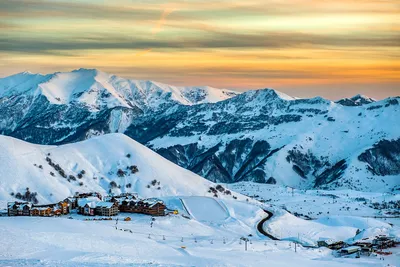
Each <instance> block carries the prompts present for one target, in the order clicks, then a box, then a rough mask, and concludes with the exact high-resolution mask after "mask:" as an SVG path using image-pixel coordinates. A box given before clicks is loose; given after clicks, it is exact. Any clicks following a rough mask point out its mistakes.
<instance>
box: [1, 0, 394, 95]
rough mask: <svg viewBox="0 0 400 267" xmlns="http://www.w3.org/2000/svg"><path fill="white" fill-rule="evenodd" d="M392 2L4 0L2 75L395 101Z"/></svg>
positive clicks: (373, 0)
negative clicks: (88, 77) (85, 76)
mask: <svg viewBox="0 0 400 267" xmlns="http://www.w3.org/2000/svg"><path fill="white" fill-rule="evenodd" d="M399 18H400V1H399V0H336V1H319V0H302V1H300V0H290V1H284V0H279V1H278V0H246V1H221V0H220V1H218V0H217V1H197V0H186V1H184V0H181V1H161V0H142V1H134V0H113V1H100V0H85V1H84V0H81V1H78V0H68V1H67V0H65V1H63V0H53V1H40V0H32V1H31V0H15V1H13V0H3V1H0V30H1V33H2V34H1V35H0V76H1V77H3V76H7V75H10V74H14V73H17V72H22V71H31V72H41V73H49V72H55V71H70V70H72V69H77V68H81V67H84V68H98V69H100V70H102V71H106V72H109V73H112V74H117V75H120V76H122V77H126V78H133V79H145V80H155V81H160V82H164V83H168V84H172V85H209V86H213V87H217V88H230V89H237V90H242V91H243V90H247V89H256V88H266V87H269V88H274V89H277V90H280V91H283V92H286V93H288V94H290V95H293V96H298V97H312V96H316V95H320V96H324V97H328V98H330V99H338V98H341V97H348V96H352V95H355V94H358V93H362V94H366V95H368V96H370V97H375V98H377V99H381V98H384V97H387V96H394V95H400V19H399Z"/></svg>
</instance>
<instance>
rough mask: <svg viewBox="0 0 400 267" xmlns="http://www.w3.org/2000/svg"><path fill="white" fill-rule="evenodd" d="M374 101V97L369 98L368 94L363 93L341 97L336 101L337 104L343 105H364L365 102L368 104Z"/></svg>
mask: <svg viewBox="0 0 400 267" xmlns="http://www.w3.org/2000/svg"><path fill="white" fill-rule="evenodd" d="M373 102H376V100H375V99H373V98H370V97H368V96H365V95H361V94H358V95H355V96H353V97H351V98H342V99H340V100H338V101H336V103H337V104H341V105H343V106H352V107H353V106H362V105H366V104H370V103H373Z"/></svg>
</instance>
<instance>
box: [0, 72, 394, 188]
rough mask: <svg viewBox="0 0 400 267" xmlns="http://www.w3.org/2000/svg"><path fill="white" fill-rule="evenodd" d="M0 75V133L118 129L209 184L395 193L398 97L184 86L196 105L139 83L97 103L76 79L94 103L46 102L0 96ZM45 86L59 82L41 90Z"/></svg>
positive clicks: (79, 133) (66, 136) (50, 140)
mask: <svg viewBox="0 0 400 267" xmlns="http://www.w3.org/2000/svg"><path fill="white" fill-rule="evenodd" d="M76 72H77V73H81V72H97V71H96V70H77V71H76ZM26 75H27V74H23V75H22V77H25V76H26ZM57 75H59V74H57ZM89 76H90V75H89ZM100 76H101V75H100ZM35 77H36V76H35V75H33V78H34V79H37V77H36V78H35ZM90 77H91V76H90ZM106 77H114V78H110V79H111V83H112V84H114V85H115V88H117V89H118V90H117V91H118V92H131V91H132V90H131V89H132V87H131V86H132V85H131V84H130V82H129V80H126V79H122V80H120V78H118V77H117V76H115V75H112V76H111V75H109V76H106ZM6 79H7V78H6ZM84 80H85V79H84ZM100 80H101V79H100ZM2 81H3V80H0V113H1V114H3V119H2V120H0V134H3V135H9V136H13V137H15V138H19V139H22V140H26V141H29V142H33V143H38V144H53V145H60V144H65V143H70V142H76V141H81V140H85V139H89V138H91V137H94V136H98V135H103V134H107V133H115V132H119V133H125V134H126V135H128V136H130V137H131V138H133V139H135V140H137V141H138V142H140V143H142V144H144V145H146V146H147V147H150V148H152V149H153V150H155V151H156V152H158V153H159V154H160V155H162V156H164V157H165V158H167V159H169V160H171V161H172V162H174V163H177V164H178V165H180V166H182V167H184V168H186V169H188V170H191V171H193V172H195V173H197V174H199V175H201V176H203V177H205V178H207V179H209V180H211V181H214V182H227V183H230V182H238V181H257V182H262V183H266V182H268V183H279V184H283V185H288V186H292V187H299V188H314V187H317V188H324V187H328V188H352V189H360V190H366V188H367V187H368V186H370V187H371V188H372V189H371V190H391V189H393V190H394V189H396V188H397V187H396V183H394V181H395V179H398V177H400V166H398V164H397V163H396V162H397V158H398V157H399V155H400V151H397V150H396V149H395V150H390V149H389V147H390V146H393V147H397V144H398V143H400V132H399V130H398V129H397V128H396V123H397V118H398V115H399V114H400V109H399V106H400V105H399V103H400V97H390V98H387V99H384V100H380V101H375V100H373V99H370V98H368V97H365V96H361V95H358V96H355V97H353V98H351V99H350V100H349V101H350V102H349V103H350V104H349V103H347V102H346V103H339V101H340V100H339V101H336V102H334V101H331V100H327V99H324V98H322V97H314V98H309V99H298V98H293V97H290V96H287V95H286V94H284V93H281V92H279V91H275V90H273V89H268V88H266V89H261V90H250V91H247V92H243V93H240V94H235V95H234V96H233V95H232V96H229V97H228V98H226V99H223V100H221V101H216V102H204V99H205V98H202V96H201V97H197V96H196V93H198V91H197V90H198V88H197V87H192V90H194V91H195V96H194V99H195V100H196V101H197V102H196V101H195V102H196V104H187V102H185V101H186V100H185V101H183V102H182V101H176V100H174V99H172V98H171V97H172V94H173V93H172V92H169V93H167V94H164V93H165V91H163V92H164V93H163V92H161V94H157V92H159V91H158V90H153V89H154V88H152V87H151V86H150V87H143V88H147V89H148V90H144V91H143V92H144V93H145V94H149V95H148V96H146V98H143V97H142V95H141V94H138V95H132V94H122V93H121V99H122V100H123V101H125V102H124V103H131V104H132V105H129V104H128V105H123V104H118V103H120V102H118V101H117V102H112V101H108V100H107V101H108V102H107V101H106V100H104V99H108V98H109V97H104V98H103V97H102V96H101V90H102V89H104V86H103V87H96V86H95V87H91V86H84V87H83V88H86V89H87V88H92V89H93V90H94V91H95V92H97V94H96V96H100V97H99V98H98V99H100V100H99V101H100V102H101V103H100V104H99V105H97V106H96V105H88V104H87V103H93V102H90V101H89V102H88V101H86V100H87V98H85V101H86V102H82V101H68V103H67V102H66V103H52V102H51V101H49V99H48V98H47V97H46V96H44V95H41V94H36V95H26V94H14V95H5V94H2V93H1V92H4V90H7V88H9V87H7V86H5V85H4V84H6V83H4V82H3V83H2ZM62 81H63V82H64V83H63V84H73V83H74V81H71V80H68V79H62ZM86 82H87V81H86ZM14 83H15V84H16V87H15V88H14V89H13V90H16V92H20V91H23V89H26V88H27V87H26V84H24V83H19V84H22V85H19V86H17V85H18V83H16V82H15V81H14ZM89 83H90V82H89ZM6 85H7V84H6ZM117 85H118V86H117ZM28 88H30V87H29V86H28ZM51 88H57V89H60V88H62V86H53V87H52V86H50V87H49V86H48V87H46V88H45V89H48V91H52V90H51ZM99 88H100V89H101V90H100V89H99ZM113 88H114V87H113ZM141 88H142V87H141ZM75 89H76V88H75V87H73V88H72V89H71V88H70V87H69V90H72V91H74V90H75ZM161 89H162V88H161ZM167 89H168V88H167ZM170 89H171V88H170ZM54 90H55V89H54ZM65 90H66V91H68V89H65ZM96 90H97V91H96ZM168 90H169V89H168ZM171 90H172V89H171ZM215 90H218V89H215ZM55 91H56V92H57V90H55ZM139 91H140V90H139V89H138V91H137V92H139ZM75 92H76V91H75ZM179 92H181V91H179ZM189 92H190V90H189ZM200 92H201V90H200ZM83 96H84V95H81V96H79V97H83ZM160 96H161V97H160ZM203 96H204V95H203ZM79 97H78V98H79ZM129 97H130V98H129ZM53 99H55V98H53ZM65 99H69V98H68V97H65ZM96 99H97V98H96ZM113 99H114V100H115V98H113ZM149 99H150V100H154V101H153V102H152V101H147V100H149ZM206 99H207V98H206ZM368 99H369V100H368ZM142 100H143V101H142ZM144 100H146V101H144ZM214 100H215V99H214ZM115 103H117V104H115ZM388 144H390V145H388ZM361 155H364V156H361ZM374 159H378V160H374ZM382 174H384V175H382ZM365 180H368V182H365ZM385 188H387V189H385Z"/></svg>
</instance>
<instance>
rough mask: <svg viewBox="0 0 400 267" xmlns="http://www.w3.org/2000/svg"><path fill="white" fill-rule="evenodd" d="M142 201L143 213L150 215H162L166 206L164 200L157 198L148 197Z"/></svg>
mask: <svg viewBox="0 0 400 267" xmlns="http://www.w3.org/2000/svg"><path fill="white" fill-rule="evenodd" d="M141 203H143V204H144V205H143V213H144V214H149V215H152V216H164V215H165V209H166V206H165V204H164V202H163V201H162V200H160V199H157V198H148V199H144V200H142V201H141Z"/></svg>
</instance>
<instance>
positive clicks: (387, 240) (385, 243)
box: [372, 235, 396, 249]
mask: <svg viewBox="0 0 400 267" xmlns="http://www.w3.org/2000/svg"><path fill="white" fill-rule="evenodd" d="M372 244H373V245H375V246H376V247H378V248H379V249H385V248H390V247H394V246H396V245H395V239H394V238H392V237H389V236H383V235H380V236H377V237H376V238H375V239H374V240H373V241H372Z"/></svg>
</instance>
